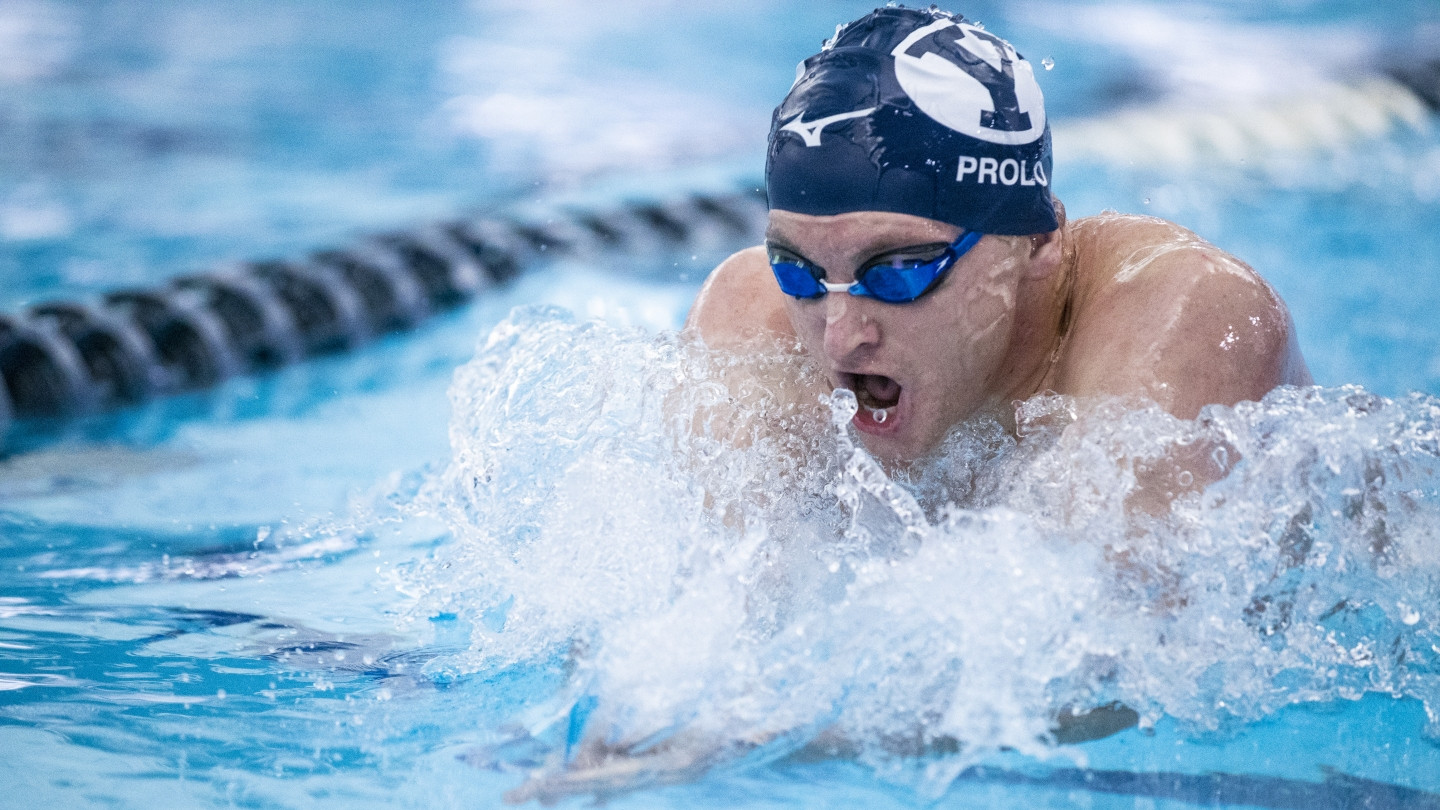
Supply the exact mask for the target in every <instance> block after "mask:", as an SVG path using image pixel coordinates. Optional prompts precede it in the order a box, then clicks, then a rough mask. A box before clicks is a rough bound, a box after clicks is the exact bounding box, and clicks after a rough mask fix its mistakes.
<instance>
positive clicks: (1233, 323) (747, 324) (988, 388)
mask: <svg viewBox="0 0 1440 810" xmlns="http://www.w3.org/2000/svg"><path fill="white" fill-rule="evenodd" d="M1057 207H1058V206H1057ZM959 233H960V230H959V229H958V228H956V227H954V226H951V225H946V224H944V223H940V222H936V221H934V220H928V219H923V218H920V217H914V216H910V215H906V214H893V213H884V212H870V211H863V212H853V213H846V214H840V215H836V216H825V217H817V216H809V215H803V214H796V213H793V212H789V211H772V212H771V214H770V224H769V229H768V231H767V234H766V245H765V246H761V247H756V248H751V249H748V250H745V251H741V252H740V253H737V254H735V255H734V256H732V257H731V258H730V259H728V260H726V261H725V262H724V263H722V264H721V265H720V267H718V268H716V270H715V271H714V272H713V273H712V274H711V276H710V278H709V279H708V280H707V281H706V284H705V286H704V288H703V289H702V290H701V293H700V295H699V296H698V297H697V299H696V302H695V305H694V307H693V308H692V309H691V312H690V317H689V319H688V321H687V324H686V328H687V329H688V330H690V331H691V332H692V333H694V334H697V335H699V336H700V337H701V338H702V339H703V340H704V341H705V343H706V344H707V345H709V346H712V347H716V348H737V349H738V348H741V347H743V346H744V345H745V343H746V342H747V341H749V340H751V339H753V338H755V337H756V336H757V335H761V334H765V333H770V334H772V335H779V336H782V337H786V338H794V339H796V340H798V342H799V345H800V346H801V348H802V350H803V351H804V352H806V353H807V354H809V355H810V356H811V357H812V358H814V359H815V360H816V361H817V362H818V363H819V364H820V366H821V367H822V369H823V370H824V372H825V377H826V380H825V382H826V383H827V384H828V387H830V388H839V387H845V388H850V389H852V390H854V391H856V393H857V396H858V397H859V399H860V402H861V405H862V407H861V409H860V413H858V414H857V415H856V417H855V421H854V424H855V427H856V428H857V429H858V430H859V431H860V434H861V437H862V439H863V441H864V442H865V445H866V446H867V448H868V449H869V450H870V451H871V452H872V453H874V454H875V455H876V456H877V457H878V458H880V459H881V460H883V461H887V462H894V463H903V462H905V461H908V460H910V459H914V458H917V457H919V456H921V455H923V454H924V453H926V452H927V451H929V450H930V449H932V448H934V447H935V445H936V444H937V443H938V442H939V441H940V440H941V439H942V438H943V437H944V436H945V434H946V433H947V432H948V431H949V430H950V429H951V428H952V427H953V426H954V425H955V424H957V423H958V422H960V421H962V420H964V419H965V418H967V417H969V416H971V415H974V414H976V413H980V412H991V413H993V414H994V415H996V416H997V417H999V418H1000V419H1002V421H1005V422H1007V423H1012V422H1013V415H1014V410H1013V405H1014V403H1015V402H1017V401H1020V400H1024V399H1027V398H1029V397H1030V396H1033V395H1035V394H1037V393H1040V392H1043V391H1052V392H1055V393H1059V394H1068V395H1072V396H1079V397H1086V396H1095V395H1101V394H1108V395H1121V396H1138V397H1144V398H1147V399H1151V400H1154V401H1155V402H1158V403H1159V404H1160V405H1161V406H1162V407H1164V408H1166V409H1167V410H1169V411H1170V412H1171V413H1174V414H1175V415H1176V416H1179V417H1181V418H1187V419H1188V418H1193V417H1194V416H1195V415H1196V414H1197V413H1198V412H1199V409H1200V408H1201V407H1202V406H1204V405H1206V404H1210V403H1218V404H1225V405H1230V404H1234V403H1236V402H1239V401H1242V400H1254V399H1259V398H1260V397H1262V396H1264V395H1265V393H1266V392H1268V391H1270V390H1271V389H1272V388H1274V387H1276V386H1277V385H1282V384H1294V385H1304V384H1309V383H1310V381H1311V380H1310V375H1309V372H1308V371H1307V370H1306V368H1305V363H1304V360H1303V359H1302V358H1301V356H1300V352H1299V349H1298V347H1297V345H1296V342H1295V338H1294V330H1293V327H1292V325H1291V322H1290V317H1289V313H1288V312H1287V311H1286V309H1285V306H1284V304H1283V302H1281V300H1280V298H1279V297H1278V296H1277V295H1276V294H1275V293H1274V291H1273V290H1272V289H1271V288H1270V287H1269V285H1267V284H1266V283H1265V282H1264V280H1262V279H1261V278H1260V277H1259V276H1258V275H1257V274H1256V273H1255V272H1254V271H1253V270H1251V269H1250V268H1249V267H1248V266H1246V265H1245V264H1244V263H1242V262H1240V261H1239V260H1237V259H1235V258H1234V257H1232V256H1229V255H1228V254H1226V253H1224V252H1223V251H1221V250H1219V249H1218V248H1215V247H1214V246H1212V245H1209V244H1208V243H1206V242H1204V241H1203V240H1201V239H1200V238H1199V237H1197V236H1195V235H1194V234H1192V233H1190V232H1189V231H1187V230H1185V229H1183V228H1181V227H1179V226H1177V225H1174V224H1172V223H1168V222H1164V221H1163V220H1158V219H1153V218H1150V217H1135V216H1125V215H1119V214H1106V215H1101V216H1097V217H1089V218H1086V219H1082V220H1078V221H1076V222H1073V223H1067V222H1065V221H1064V217H1063V212H1062V217H1061V227H1060V229H1058V230H1056V231H1053V232H1050V233H1047V234H1037V235H1034V236H1021V237H1006V236H993V235H987V236H985V237H984V238H983V239H981V240H980V242H979V243H978V244H976V245H975V247H973V248H972V249H971V250H970V251H969V252H968V253H966V254H965V255H964V256H962V257H961V258H960V260H959V261H958V262H956V264H955V266H954V267H952V268H951V270H950V271H949V273H948V274H947V275H946V277H945V278H944V279H943V281H942V282H941V283H940V284H939V285H938V286H937V287H935V288H934V289H933V290H931V291H930V292H929V293H928V294H926V295H925V296H923V297H922V298H920V299H919V300H917V301H914V302H912V303H908V304H888V303H885V302H882V301H877V300H875V299H871V298H862V297H856V296H851V295H849V294H845V293H830V294H827V295H825V296H823V297H821V298H819V299H795V298H792V297H790V296H787V295H785V294H784V293H782V292H781V291H780V289H779V287H778V285H777V284H776V282H775V278H774V276H773V274H772V273H771V271H770V266H769V258H768V253H767V248H768V250H770V251H782V252H784V253H787V254H793V255H795V256H797V257H799V258H802V259H804V260H805V261H806V262H807V263H809V264H810V265H812V266H818V267H821V268H824V271H825V278H826V280H827V281H830V282H839V283H848V282H850V281H853V280H854V278H855V274H856V273H857V272H859V271H860V270H862V269H863V268H864V267H866V266H868V265H870V264H872V263H874V262H876V261H884V260H888V259H890V258H893V257H897V256H898V257H901V258H911V257H914V258H928V257H930V256H934V255H936V254H937V253H938V252H939V251H940V250H941V249H943V247H944V245H945V244H947V243H949V242H951V241H952V240H954V239H955V238H956V236H957V235H958V234H959ZM880 409H883V410H884V412H885V415H884V419H883V421H879V420H877V419H876V418H875V415H874V413H873V412H874V411H876V410H880Z"/></svg>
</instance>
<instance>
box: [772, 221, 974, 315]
mask: <svg viewBox="0 0 1440 810" xmlns="http://www.w3.org/2000/svg"><path fill="white" fill-rule="evenodd" d="M981 236H983V234H979V233H976V232H974V231H970V232H968V233H966V234H964V235H962V236H961V237H960V238H959V239H956V240H955V241H954V242H953V243H952V244H951V245H950V246H949V247H947V248H946V249H945V252H944V253H941V254H940V255H939V256H936V257H935V258H934V259H931V260H930V261H928V262H924V263H921V264H899V265H892V264H877V265H874V266H872V267H868V268H866V269H864V270H863V271H861V273H860V277H859V279H858V280H857V281H856V282H855V283H854V284H851V285H850V286H849V291H850V294H851V295H861V296H867V297H870V298H876V299H879V300H881V301H884V302H886V303H889V304H904V303H908V302H910V301H914V300H915V299H917V298H919V297H920V296H922V295H924V294H925V293H927V292H929V291H930V289H931V288H933V287H934V286H935V285H936V284H937V283H938V282H939V281H940V279H941V278H942V277H944V275H945V271H947V270H949V269H950V267H951V266H953V265H954V264H955V262H956V261H957V260H958V259H959V258H960V257H961V256H964V255H965V253H966V252H967V251H969V250H970V248H972V247H974V246H975V243H976V242H979V241H980V237H981ZM770 267H771V269H772V270H774V271H775V280H776V281H778V282H780V291H781V292H783V293H785V294H786V295H793V296H795V297H796V298H819V297H820V296H822V295H824V294H825V293H826V292H828V290H826V289H825V285H824V284H822V283H821V282H820V279H819V278H817V277H816V272H815V270H812V269H811V268H810V267H807V266H805V265H802V264H798V263H796V262H788V261H776V260H772V261H771V262H770Z"/></svg>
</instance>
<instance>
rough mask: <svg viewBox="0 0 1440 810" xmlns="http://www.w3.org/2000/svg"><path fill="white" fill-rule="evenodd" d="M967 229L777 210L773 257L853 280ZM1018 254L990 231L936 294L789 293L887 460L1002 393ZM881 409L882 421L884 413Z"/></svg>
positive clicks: (794, 314)
mask: <svg viewBox="0 0 1440 810" xmlns="http://www.w3.org/2000/svg"><path fill="white" fill-rule="evenodd" d="M959 234H960V229H959V228H956V227H954V226H952V225H947V224H945V223H942V222H936V221H934V220H930V219H924V218H921V217H916V216H911V215H909V214H892V213H882V212H871V211H865V212H854V213H847V214H839V215H836V216H824V217H819V216H810V215H805V214H796V213H792V212H789V211H771V212H770V227H769V230H768V232H767V234H766V244H767V248H768V249H769V250H770V251H771V253H772V255H773V254H774V253H775V252H776V251H779V252H781V253H782V254H793V255H795V256H796V257H798V258H800V259H803V260H804V261H805V263H807V264H809V265H811V266H812V267H821V268H824V270H825V280H826V281H830V282H834V283H849V282H851V281H854V280H855V275H856V273H857V272H859V271H860V270H861V269H862V268H865V267H867V266H869V265H871V264H874V263H876V262H881V261H888V260H891V259H893V258H917V259H927V258H930V257H933V256H936V255H938V254H940V253H941V252H942V251H943V250H944V249H945V247H946V246H948V245H949V244H950V243H951V242H952V241H954V240H955V239H956V237H957V236H959ZM1020 265H1021V259H1020V258H1019V257H1017V256H1016V254H1015V252H1014V248H1013V246H1012V244H1011V242H1010V241H1009V240H1005V239H999V238H996V237H993V236H986V237H984V238H983V239H981V240H980V242H979V243H978V244H976V245H975V246H974V247H973V248H971V249H970V251H969V252H967V253H966V254H965V255H964V256H962V257H960V260H959V261H958V262H956V263H955V265H954V266H953V267H951V268H950V270H949V272H948V273H947V274H946V276H945V277H944V278H943V279H942V280H941V281H940V283H939V284H938V285H937V286H935V287H934V288H933V289H931V290H930V292H928V293H926V294H925V295H923V296H922V297H920V298H919V299H917V300H915V301H913V302H911V303H908V304H887V303H885V302H883V301H877V300H875V299H873V298H863V297H858V296H853V295H850V294H849V293H829V294H827V295H824V296H822V297H820V298H818V299H796V298H791V297H788V296H787V298H786V308H787V312H788V314H789V316H790V323H791V325H792V326H793V327H794V329H795V334H796V335H797V336H798V337H799V339H800V341H801V344H802V345H803V346H804V348H805V350H806V351H807V352H808V353H809V354H810V355H811V356H812V357H814V358H816V359H817V360H818V361H820V363H821V366H822V367H823V368H824V370H825V373H826V376H827V377H828V378H829V381H830V384H831V386H832V387H834V388H849V389H851V390H853V391H854V392H855V394H856V396H857V398H858V399H859V401H860V412H859V413H858V414H856V416H855V420H854V424H855V427H856V428H857V429H858V430H859V431H860V433H861V436H862V438H863V440H864V442H865V446H866V447H867V448H868V449H869V450H870V451H871V452H872V453H874V454H875V455H876V456H877V457H879V458H881V459H884V460H887V461H905V460H910V459H914V458H917V457H919V456H921V455H923V454H924V453H926V452H927V451H929V450H930V449H932V448H933V447H934V446H935V444H936V443H938V442H939V441H940V440H941V439H942V438H944V436H945V434H946V433H947V432H948V431H949V430H950V428H951V427H953V426H954V425H955V424H956V423H958V422H959V421H961V420H963V419H965V418H966V417H968V416H970V415H971V414H973V413H974V412H975V411H976V410H978V409H979V408H981V407H982V406H984V405H986V404H987V403H988V402H990V401H993V400H994V399H995V398H996V397H997V396H999V395H1002V394H1003V393H1004V392H1003V391H1002V390H999V386H1000V385H1001V382H1002V378H1003V375H1004V373H1005V372H1006V369H1005V368H1004V365H1005V359H1006V353H1007V349H1008V348H1009V347H1010V341H1011V331H1012V326H1013V325H1014V320H1015V306H1016V293H1017V290H1018V287H1019V280H1020V272H1021V267H1020ZM882 409H883V411H884V416H883V421H882V419H881V418H879V414H878V413H876V412H877V411H880V410H882Z"/></svg>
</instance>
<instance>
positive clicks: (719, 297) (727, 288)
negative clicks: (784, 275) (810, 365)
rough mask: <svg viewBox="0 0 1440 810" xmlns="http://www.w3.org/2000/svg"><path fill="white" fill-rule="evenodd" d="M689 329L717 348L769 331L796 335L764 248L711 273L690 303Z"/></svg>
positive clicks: (747, 251) (741, 254)
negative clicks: (691, 303) (693, 300)
mask: <svg viewBox="0 0 1440 810" xmlns="http://www.w3.org/2000/svg"><path fill="white" fill-rule="evenodd" d="M685 331H686V332H689V333H691V334H696V335H699V336H700V338H701V339H702V340H704V341H705V343H706V345H708V346H711V347H713V348H721V347H725V346H734V345H737V344H739V343H742V342H744V341H745V340H747V339H749V338H752V337H755V336H756V335H760V334H765V333H774V334H780V335H789V334H793V332H792V330H791V327H790V319H789V317H788V316H786V314H785V300H784V297H783V296H782V294H781V293H780V289H779V288H778V287H777V286H776V285H775V278H774V276H773V275H772V274H771V272H770V262H769V259H767V258H766V256H765V249H764V248H763V247H758V246H757V247H752V248H747V249H745V250H742V251H740V252H739V253H736V254H734V255H732V256H731V257H730V258H728V259H726V260H725V261H723V262H721V263H720V266H719V267H716V268H715V269H714V270H713V271H712V272H711V273H710V277H709V278H707V279H706V280H705V285H704V286H703V287H701V288H700V294H699V295H697V296H696V297H695V303H694V304H693V305H692V306H691V307H690V315H689V317H687V318H686V319H685Z"/></svg>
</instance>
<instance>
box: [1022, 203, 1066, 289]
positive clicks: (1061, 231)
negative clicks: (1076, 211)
mask: <svg viewBox="0 0 1440 810" xmlns="http://www.w3.org/2000/svg"><path fill="white" fill-rule="evenodd" d="M1051 200H1052V202H1053V203H1054V205H1055V219H1056V220H1058V221H1059V223H1060V224H1059V226H1058V227H1057V228H1056V229H1055V230H1053V231H1050V232H1048V233H1037V234H1031V235H1030V237H1029V240H1030V272H1029V273H1028V274H1027V275H1030V276H1031V277H1043V276H1048V275H1050V274H1051V273H1053V272H1054V271H1055V270H1056V269H1057V268H1058V267H1060V259H1061V257H1062V256H1063V255H1064V253H1065V206H1064V204H1062V203H1061V202H1060V198H1059V197H1052V198H1051Z"/></svg>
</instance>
